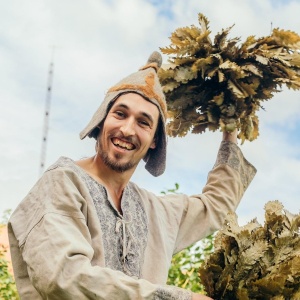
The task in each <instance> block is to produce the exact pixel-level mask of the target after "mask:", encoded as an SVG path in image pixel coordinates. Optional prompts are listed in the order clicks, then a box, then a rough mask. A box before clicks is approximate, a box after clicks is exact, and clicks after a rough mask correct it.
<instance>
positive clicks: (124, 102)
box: [111, 93, 159, 119]
mask: <svg viewBox="0 0 300 300" xmlns="http://www.w3.org/2000/svg"><path fill="white" fill-rule="evenodd" d="M111 107H112V108H113V107H123V108H125V109H128V110H131V109H132V110H140V112H141V113H143V112H145V113H147V114H151V115H153V118H156V117H157V119H158V117H159V109H158V107H157V106H156V105H155V104H154V103H152V102H151V101H149V100H148V99H145V98H144V97H142V96H141V95H139V94H136V93H128V94H123V95H121V96H120V97H118V98H117V99H116V100H115V101H114V102H113V103H112V106H111Z"/></svg>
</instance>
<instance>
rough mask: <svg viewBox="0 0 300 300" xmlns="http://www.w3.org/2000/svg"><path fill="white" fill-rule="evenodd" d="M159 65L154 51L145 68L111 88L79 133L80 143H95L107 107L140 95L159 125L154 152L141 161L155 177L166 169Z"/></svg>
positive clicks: (164, 110)
mask: <svg viewBox="0 0 300 300" xmlns="http://www.w3.org/2000/svg"><path fill="white" fill-rule="evenodd" d="M161 64H162V57H161V54H160V53H159V52H157V51H154V52H153V53H152V54H151V55H150V57H149V59H148V61H147V63H146V65H145V66H143V67H142V68H140V69H139V70H138V71H137V72H135V73H133V74H131V75H129V76H127V77H125V78H124V79H122V80H121V81H120V82H118V83H117V84H116V85H114V86H112V87H111V88H110V89H109V90H108V92H107V94H106V96H105V98H104V100H103V102H102V103H101V105H100V107H99V108H98V109H97V111H96V112H95V114H94V115H93V117H92V119H91V120H90V122H89V123H88V125H87V126H86V127H85V128H84V129H83V130H82V131H81V133H80V138H81V139H84V138H85V137H86V136H89V137H93V138H95V139H97V136H98V133H99V128H98V126H99V124H100V123H101V122H102V121H103V120H104V119H105V117H106V115H107V113H108V110H109V108H110V107H111V104H112V103H113V102H114V101H115V100H116V99H117V98H118V97H119V96H120V95H122V94H124V93H137V94H140V95H141V96H142V97H144V98H145V99H146V100H148V101H150V102H151V103H153V104H154V105H156V106H157V108H158V110H159V114H160V118H161V122H159V126H160V127H161V128H158V134H157V140H156V148H155V149H149V150H148V153H147V154H146V156H145V157H144V161H145V162H146V165H145V168H146V170H147V171H149V172H150V174H152V175H153V176H155V177H156V176H159V175H161V174H163V173H164V171H165V168H166V148H167V136H166V128H165V127H166V118H167V105H166V100H165V95H164V93H163V91H162V87H161V85H160V82H159V79H158V76H157V72H158V70H159V68H160V66H161Z"/></svg>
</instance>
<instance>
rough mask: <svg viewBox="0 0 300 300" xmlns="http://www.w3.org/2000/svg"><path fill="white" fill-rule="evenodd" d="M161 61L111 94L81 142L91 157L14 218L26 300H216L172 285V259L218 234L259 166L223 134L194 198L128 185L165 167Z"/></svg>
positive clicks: (73, 164) (38, 188) (64, 167)
mask: <svg viewBox="0 0 300 300" xmlns="http://www.w3.org/2000/svg"><path fill="white" fill-rule="evenodd" d="M160 65H161V56H160V54H159V53H158V52H154V53H153V54H152V55H151V56H150V58H149V60H148V62H147V64H146V65H145V66H144V67H142V68H141V69H140V70H139V71H138V72H135V73H133V74H131V75H129V76H128V77H126V78H124V79H123V80H121V81H120V82H119V83H117V84H116V85H115V86H113V87H112V88H110V89H109V90H108V92H107V94H106V97H105V99H104V101H103V102H102V103H101V105H100V107H99V108H98V110H97V111H96V112H95V114H94V116H93V117H92V119H91V121H90V122H89V123H88V125H87V126H86V128H85V129H84V130H83V131H82V132H81V134H80V137H81V139H83V138H85V137H86V136H89V137H91V138H95V139H96V154H95V155H94V156H93V157H90V158H87V159H83V160H79V161H73V160H72V159H70V158H67V157H61V158H60V159H59V160H58V161H57V162H56V163H55V164H53V165H52V166H51V167H50V168H49V169H48V170H47V171H46V172H45V173H44V174H43V176H42V177H41V179H40V180H39V181H38V182H37V183H36V185H35V186H34V187H33V188H32V190H31V191H30V192H29V194H28V195H27V196H26V197H25V199H24V200H23V201H22V202H21V203H20V205H19V206H18V207H17V209H16V210H15V211H14V213H13V215H12V216H11V218H10V222H9V238H10V247H11V254H12V261H13V267H14V274H15V278H16V283H17V288H18V291H19V293H20V296H21V299H30V300H33V299H59V300H64V299H108V300H114V299H117V300H122V299H128V300H129V299H153V300H158V299H162V300H163V299H165V300H172V299H174V300H176V299H177V300H191V299H192V300H201V299H203V300H204V299H211V298H209V297H206V296H204V295H199V294H194V293H192V292H190V291H188V290H184V289H180V288H177V287H172V286H167V285H166V281H167V276H168V269H169V267H170V263H171V258H172V255H173V254H174V253H177V252H179V251H180V250H182V249H184V248H186V247H188V246H189V245H191V244H193V243H195V242H196V241H198V240H200V239H202V238H204V237H206V236H207V235H208V234H211V233H212V232H214V231H215V230H217V229H219V228H220V227H221V226H222V223H223V221H224V218H225V216H226V214H227V212H228V211H233V210H235V209H236V207H237V206H238V204H239V202H240V200H241V198H242V196H243V194H244V192H245V190H246V189H247V187H248V185H249V184H250V182H251V180H252V179H253V177H254V175H255V172H256V170H255V168H254V167H253V166H252V165H251V164H250V163H248V161H247V160H246V159H245V158H244V157H243V154H242V152H241V151H240V149H239V147H238V146H237V145H236V132H235V133H233V134H229V133H224V134H223V141H222V142H221V146H220V149H219V152H218V156H217V160H216V163H215V165H214V167H213V169H212V170H211V172H210V173H209V174H208V179H207V183H206V185H205V186H204V188H203V190H202V193H200V194H198V195H193V196H188V195H166V196H156V195H154V194H153V193H151V192H149V191H146V190H144V189H142V188H140V187H138V186H137V185H136V184H134V183H133V182H131V181H130V178H131V177H132V174H133V173H134V171H135V169H136V167H137V165H138V164H139V163H140V161H141V160H144V161H145V168H146V170H148V171H149V173H150V174H151V175H153V176H159V175H161V174H163V172H164V170H165V165H166V146H167V142H166V131H165V125H166V118H167V108H166V102H165V97H164V94H163V92H162V88H161V86H160V83H159V80H158V76H157V71H158V69H159V67H160Z"/></svg>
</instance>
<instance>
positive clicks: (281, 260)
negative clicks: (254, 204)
mask: <svg viewBox="0 0 300 300" xmlns="http://www.w3.org/2000/svg"><path fill="white" fill-rule="evenodd" d="M199 275H200V278H201V282H202V284H203V285H204V286H205V289H206V292H207V293H208V295H209V296H211V297H213V298H215V299H231V300H234V299H243V300H244V299H245V300H247V299H273V300H275V299H294V300H295V299H299V295H300V214H297V215H293V214H291V213H290V212H288V211H286V210H284V208H283V206H282V204H281V203H280V202H279V201H270V202H268V203H267V204H266V205H265V224H264V226H261V225H260V224H259V223H258V222H257V221H256V220H253V221H251V222H250V223H248V224H247V225H245V226H243V227H240V226H239V225H238V223H237V216H236V215H235V214H234V213H231V214H229V215H228V216H227V219H226V221H225V225H224V227H223V228H222V229H221V230H220V231H219V232H218V234H217V236H216V239H215V252H214V253H213V254H211V255H210V256H209V257H208V259H207V260H206V262H205V263H204V264H203V265H202V266H201V268H200V270H199Z"/></svg>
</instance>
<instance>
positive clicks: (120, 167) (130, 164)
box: [97, 143, 136, 173]
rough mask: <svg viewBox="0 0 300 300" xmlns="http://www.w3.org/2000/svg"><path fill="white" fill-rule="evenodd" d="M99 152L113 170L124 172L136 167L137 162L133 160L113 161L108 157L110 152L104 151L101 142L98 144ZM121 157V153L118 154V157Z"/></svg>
mask: <svg viewBox="0 0 300 300" xmlns="http://www.w3.org/2000/svg"><path fill="white" fill-rule="evenodd" d="M97 154H98V155H99V156H100V157H101V159H102V161H103V162H104V164H105V165H106V166H107V167H109V168H110V169H112V170H113V171H116V172H118V173H123V172H125V171H128V170H130V169H132V168H134V167H135V165H136V164H134V163H133V162H130V161H129V162H127V163H123V164H122V163H119V162H117V161H113V160H112V159H110V158H109V157H108V154H107V153H106V152H104V151H103V149H102V148H101V143H99V145H98V152H97ZM118 158H119V155H116V159H118Z"/></svg>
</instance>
